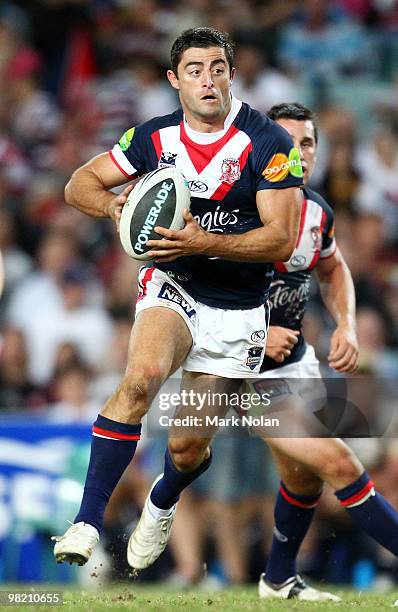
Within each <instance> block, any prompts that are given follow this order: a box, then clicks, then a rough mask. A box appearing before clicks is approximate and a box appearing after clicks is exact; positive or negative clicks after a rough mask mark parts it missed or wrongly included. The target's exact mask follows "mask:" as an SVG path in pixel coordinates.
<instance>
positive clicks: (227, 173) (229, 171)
mask: <svg viewBox="0 0 398 612" xmlns="http://www.w3.org/2000/svg"><path fill="white" fill-rule="evenodd" d="M239 178H240V164H239V160H237V159H234V158H233V157H228V158H227V159H224V160H223V163H222V164H221V177H220V181H223V182H224V183H228V185H232V184H233V183H234V182H235V181H237V180H238V179H239Z"/></svg>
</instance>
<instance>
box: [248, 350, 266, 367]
mask: <svg viewBox="0 0 398 612" xmlns="http://www.w3.org/2000/svg"><path fill="white" fill-rule="evenodd" d="M262 353H263V347H262V346H252V347H251V348H249V349H248V351H247V358H246V365H247V367H248V368H250V369H251V370H254V369H255V368H256V367H257V366H258V364H259V363H260V361H261V355H262Z"/></svg>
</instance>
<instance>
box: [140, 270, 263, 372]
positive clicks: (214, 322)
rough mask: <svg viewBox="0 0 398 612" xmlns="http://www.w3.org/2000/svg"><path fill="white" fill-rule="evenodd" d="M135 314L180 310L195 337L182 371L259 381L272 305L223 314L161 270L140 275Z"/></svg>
mask: <svg viewBox="0 0 398 612" xmlns="http://www.w3.org/2000/svg"><path fill="white" fill-rule="evenodd" d="M138 284H139V289H140V291H139V295H138V300H137V307H136V316H137V315H138V314H139V313H140V312H142V311H143V310H145V309H146V308H153V307H154V306H162V307H164V308H171V309H172V310H174V311H175V312H177V313H178V314H179V315H180V316H181V317H182V318H183V319H184V321H185V323H186V324H187V327H188V329H189V331H190V332H191V336H192V348H191V351H190V352H189V355H188V357H187V358H186V360H185V362H184V363H183V364H182V367H183V368H184V369H185V370H187V371H189V372H203V373H205V374H215V375H217V376H223V377H225V378H258V376H259V370H260V366H261V363H262V360H263V356H264V350H265V343H266V339H267V329H268V322H269V310H268V306H259V307H257V308H250V309H247V310H223V309H222V308H213V307H211V306H206V304H202V303H201V302H197V301H196V300H194V299H193V298H192V297H191V296H190V295H189V294H188V293H187V292H186V291H185V290H184V289H183V288H182V287H181V286H180V285H179V284H178V283H176V282H175V281H174V280H173V279H172V278H170V277H169V276H168V275H167V274H166V273H165V272H162V271H161V270H158V269H157V268H143V269H141V270H140V273H139V276H138Z"/></svg>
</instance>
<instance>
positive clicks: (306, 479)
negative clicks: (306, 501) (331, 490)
mask: <svg viewBox="0 0 398 612" xmlns="http://www.w3.org/2000/svg"><path fill="white" fill-rule="evenodd" d="M287 480H288V482H286V481H287ZM284 483H285V485H286V486H287V488H288V489H289V490H291V491H292V492H293V493H297V494H298V495H309V496H311V497H313V496H315V495H320V494H321V493H322V488H323V481H322V480H321V479H320V478H319V477H318V476H317V475H316V474H306V475H305V476H303V475H300V477H299V478H297V479H291V478H289V479H284Z"/></svg>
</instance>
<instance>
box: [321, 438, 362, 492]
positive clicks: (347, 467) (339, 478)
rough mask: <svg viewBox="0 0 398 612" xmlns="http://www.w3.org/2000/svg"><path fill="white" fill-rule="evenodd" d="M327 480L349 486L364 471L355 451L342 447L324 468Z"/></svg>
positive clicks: (332, 483)
mask: <svg viewBox="0 0 398 612" xmlns="http://www.w3.org/2000/svg"><path fill="white" fill-rule="evenodd" d="M324 472H325V474H324V476H325V480H327V481H328V482H330V484H331V485H334V486H335V487H338V488H341V487H345V486H348V485H349V484H351V483H352V482H354V481H355V480H357V478H359V476H360V475H361V474H362V472H363V467H362V465H361V463H360V461H359V460H358V459H357V458H356V456H355V455H354V453H353V452H352V451H351V450H350V449H349V448H345V449H340V450H339V452H338V453H336V455H335V456H334V457H333V458H332V459H330V460H329V461H328V462H327V464H326V465H325V469H324Z"/></svg>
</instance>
